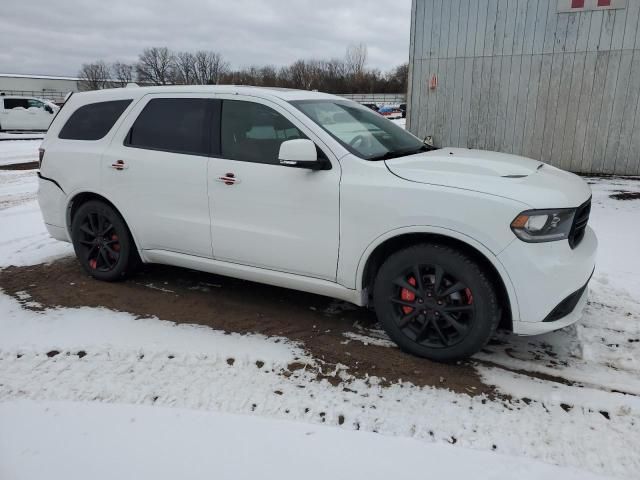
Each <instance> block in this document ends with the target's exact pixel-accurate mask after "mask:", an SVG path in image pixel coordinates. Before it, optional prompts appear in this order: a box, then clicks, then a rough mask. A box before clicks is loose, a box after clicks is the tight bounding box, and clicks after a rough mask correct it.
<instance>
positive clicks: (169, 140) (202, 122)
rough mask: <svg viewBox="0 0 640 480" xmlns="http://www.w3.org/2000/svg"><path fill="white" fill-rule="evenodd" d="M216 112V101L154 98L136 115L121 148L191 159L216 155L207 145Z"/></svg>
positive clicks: (218, 104) (215, 149)
mask: <svg viewBox="0 0 640 480" xmlns="http://www.w3.org/2000/svg"><path fill="white" fill-rule="evenodd" d="M216 108H217V109H218V111H219V108H220V101H216V100H209V99H206V98H155V99H153V100H151V101H150V102H149V103H147V105H146V106H145V107H144V109H143V110H142V112H140V115H139V116H138V118H137V119H136V121H135V123H134V124H133V126H132V127H131V130H130V131H129V135H128V137H127V140H126V141H125V145H127V146H130V147H136V148H144V149H148V150H162V151H165V152H175V153H186V154H192V155H209V152H210V151H211V150H213V151H214V152H217V151H218V150H219V149H218V148H217V147H216V146H215V145H213V146H212V145H210V142H211V141H212V138H211V135H210V132H211V131H212V130H215V129H216V127H215V126H214V127H211V121H212V117H213V116H214V111H215V109H216ZM216 118H219V115H216ZM216 139H217V136H216Z"/></svg>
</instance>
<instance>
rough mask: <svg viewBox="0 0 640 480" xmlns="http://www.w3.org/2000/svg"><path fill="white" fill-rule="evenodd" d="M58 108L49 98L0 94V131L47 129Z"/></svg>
mask: <svg viewBox="0 0 640 480" xmlns="http://www.w3.org/2000/svg"><path fill="white" fill-rule="evenodd" d="M59 109H60V107H58V106H57V105H56V104H55V103H53V102H50V101H49V100H43V99H40V98H34V97H18V96H13V95H11V96H9V95H0V131H2V130H47V129H48V128H49V125H51V121H52V120H53V117H55V116H56V113H57V112H58V110H59Z"/></svg>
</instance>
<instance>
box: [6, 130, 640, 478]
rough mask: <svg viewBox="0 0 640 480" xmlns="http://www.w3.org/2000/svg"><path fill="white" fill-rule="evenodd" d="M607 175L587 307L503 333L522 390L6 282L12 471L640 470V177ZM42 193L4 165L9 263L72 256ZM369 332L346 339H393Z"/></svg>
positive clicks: (127, 474)
mask: <svg viewBox="0 0 640 480" xmlns="http://www.w3.org/2000/svg"><path fill="white" fill-rule="evenodd" d="M13 143H21V144H22V143H25V144H26V143H29V142H10V141H7V142H0V159H8V158H10V157H13V159H14V160H11V161H12V162H15V160H16V158H17V157H16V153H11V152H12V151H14V152H15V150H13V149H14V146H13V145H12V144H13ZM37 143H38V142H33V146H32V147H33V148H36V149H37ZM32 147H29V148H32ZM18 148H21V147H18ZM17 155H18V156H19V153H18V154H17ZM589 181H591V182H594V183H593V185H592V188H593V192H594V205H593V213H592V221H591V224H592V225H593V227H594V228H595V229H596V232H597V234H598V237H599V241H600V256H599V262H598V267H597V269H596V273H595V275H594V279H593V281H592V283H591V300H590V304H589V305H588V307H587V310H586V312H585V317H584V319H583V320H582V321H581V322H580V323H579V324H578V325H576V326H572V327H569V328H567V329H564V330H562V331H560V332H554V333H551V334H547V335H544V336H541V337H535V338H525V337H522V338H521V337H515V336H512V335H506V334H503V335H501V336H500V338H499V342H496V343H495V344H492V345H490V346H488V347H487V349H486V350H485V351H484V352H483V353H481V354H479V355H477V357H476V361H477V369H478V371H479V373H480V374H481V375H482V378H483V379H484V381H485V383H487V384H491V385H495V386H496V387H497V388H498V390H499V391H500V392H502V393H504V394H506V395H509V396H511V398H510V399H501V398H488V397H484V396H469V395H464V394H458V393H455V392H453V391H450V390H447V389H446V388H434V387H417V386H414V385H411V384H409V383H406V382H405V383H399V384H393V385H386V384H385V383H384V382H382V381H380V379H377V378H376V377H369V378H367V379H362V378H355V377H353V376H351V375H350V374H349V371H348V370H346V369H345V368H344V367H342V366H337V367H335V366H331V369H332V370H330V371H327V366H325V365H323V362H322V360H321V359H317V358H312V357H310V356H309V355H308V354H307V353H306V352H305V351H304V346H303V345H298V344H294V343H291V342H290V341H288V340H286V339H283V338H277V337H273V338H267V337H263V336H260V335H236V334H231V335H229V334H227V333H226V332H220V331H215V330H212V329H210V328H207V327H203V326H199V325H197V323H198V319H193V325H185V324H181V325H176V324H174V323H172V322H168V321H164V320H163V319H159V318H137V317H135V316H133V315H131V314H129V313H126V312H114V311H111V310H108V309H104V308H88V307H85V308H74V309H72V308H43V306H41V305H39V304H37V302H35V301H34V300H33V299H32V298H31V297H30V295H29V293H28V290H29V286H28V285H25V286H24V292H20V293H19V294H17V295H16V296H17V298H14V297H10V296H8V295H5V294H3V293H2V292H0V332H2V335H0V425H1V428H0V477H2V478H4V477H5V476H7V478H12V479H18V480H19V479H21V478H35V477H36V476H41V474H40V472H47V476H48V477H49V478H53V479H58V478H74V477H77V476H78V472H81V473H82V476H87V477H90V478H107V477H109V478H149V477H151V476H155V477H156V478H159V479H163V478H175V477H178V476H180V477H181V478H196V477H198V478H202V477H203V476H209V477H216V476H218V477H223V478H248V477H249V476H251V477H252V478H255V477H257V476H262V477H264V476H276V475H277V476H278V477H281V478H293V477H294V476H296V478H299V477H300V476H301V475H304V477H305V478H327V477H329V476H333V477H336V478H345V477H360V478H362V477H370V478H382V476H385V477H388V476H390V475H399V476H400V477H401V478H402V477H407V476H409V475H412V476H414V475H415V473H416V472H419V471H422V469H428V470H426V471H428V472H429V473H430V474H432V475H433V476H437V475H438V474H440V475H442V476H444V475H447V477H448V478H465V479H466V478H469V477H471V476H472V475H473V477H474V478H496V479H500V478H505V479H506V478H509V479H511V478H543V477H544V476H546V477H549V478H595V477H593V476H590V473H586V472H591V473H594V474H600V475H608V476H618V477H620V478H630V477H633V476H637V475H638V472H640V452H638V449H637V448H633V446H634V445H640V429H639V428H638V424H639V423H640V400H639V399H640V360H639V359H640V355H639V353H640V352H639V349H640V343H639V342H638V341H637V340H638V339H640V322H639V320H640V282H639V278H638V277H639V276H638V274H637V272H638V271H639V270H640V252H639V249H638V248H637V240H636V239H637V238H638V237H639V235H640V222H638V221H637V217H638V210H639V209H640V200H630V201H619V200H613V199H611V198H609V195H610V194H612V193H614V192H615V191H616V190H630V191H640V181H636V180H622V179H589ZM36 190H37V182H36V178H35V172H33V171H5V170H0V268H3V267H6V266H9V265H23V266H24V265H34V264H39V263H43V262H49V261H52V260H54V259H56V258H59V257H60V256H64V255H71V254H72V248H71V247H70V246H69V245H68V244H63V243H60V242H55V241H54V240H52V239H51V238H50V237H48V235H47V233H46V230H45V229H44V226H43V224H42V219H41V216H40V211H39V208H38V204H37V202H36V201H35V193H36ZM6 274H7V273H6V272H2V271H0V275H6ZM149 285H150V288H156V289H158V290H159V291H161V292H162V291H163V290H166V289H165V288H164V287H162V286H161V285H155V284H153V283H150V284H149ZM209 286H211V287H216V285H213V284H211V285H208V286H203V287H202V288H203V289H204V288H209ZM65 287H66V286H65ZM69 287H73V286H72V285H70V286H69ZM167 294H170V292H167ZM341 305H342V304H341V303H340V302H337V303H336V304H335V305H332V307H331V308H335V309H339V308H346V307H343V306H341ZM354 329H355V331H353V332H347V333H346V334H345V339H344V342H345V344H346V345H348V344H349V342H359V343H365V344H370V345H380V346H388V347H390V348H392V347H393V345H392V344H391V343H390V342H389V341H388V339H386V337H385V335H384V334H383V333H382V332H378V331H372V330H371V329H364V328H361V327H359V326H358V325H354ZM293 362H295V363H296V364H300V365H304V368H301V369H293V367H291V369H290V367H288V365H290V364H291V363H293ZM319 369H323V373H324V374H325V375H330V376H331V375H334V376H336V377H337V379H340V380H342V383H340V384H338V385H337V386H334V385H333V384H332V383H330V382H328V381H327V380H324V379H319V378H318V376H317V373H318V371H319ZM536 376H538V377H539V378H536ZM442 380H443V385H444V386H446V380H447V379H446V378H443V379H442ZM333 383H336V382H333ZM347 387H348V388H347ZM374 432H375V433H374ZM61 440H62V441H61ZM451 443H455V445H450V444H451ZM493 450H495V451H493ZM70 452H72V453H71V454H70ZM372 459H375V461H372ZM541 462H544V463H541ZM551 464H554V465H557V467H556V466H552V465H551ZM265 472H270V474H265ZM301 472H304V473H301Z"/></svg>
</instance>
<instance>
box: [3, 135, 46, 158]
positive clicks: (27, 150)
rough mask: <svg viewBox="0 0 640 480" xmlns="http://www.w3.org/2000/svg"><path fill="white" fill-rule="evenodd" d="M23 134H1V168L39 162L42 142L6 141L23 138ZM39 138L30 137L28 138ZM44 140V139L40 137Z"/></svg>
mask: <svg viewBox="0 0 640 480" xmlns="http://www.w3.org/2000/svg"><path fill="white" fill-rule="evenodd" d="M25 135H26V134H23V133H0V139H2V141H1V142H0V166H3V165H12V164H15V163H28V162H37V161H38V147H40V144H41V143H42V141H41V140H4V139H5V138H17V137H19V138H23V137H24V136H25ZM34 137H35V138H38V137H37V136H35V135H33V136H32V135H30V136H29V137H28V138H34ZM40 138H43V137H40Z"/></svg>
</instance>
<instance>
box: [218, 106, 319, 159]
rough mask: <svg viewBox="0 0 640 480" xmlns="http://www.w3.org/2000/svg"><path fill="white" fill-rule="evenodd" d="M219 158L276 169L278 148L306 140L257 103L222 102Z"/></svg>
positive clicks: (274, 112) (289, 123)
mask: <svg viewBox="0 0 640 480" xmlns="http://www.w3.org/2000/svg"><path fill="white" fill-rule="evenodd" d="M220 131H221V135H220V137H221V150H222V157H224V158H228V159H230V160H242V161H245V162H254V163H269V164H274V165H279V163H280V162H279V161H278V153H279V152H280V144H281V143H282V142H284V141H285V140H293V139H296V138H307V137H306V136H305V135H304V134H303V133H302V132H301V131H300V130H298V129H297V128H296V127H295V126H294V125H293V124H292V123H291V122H290V121H289V120H287V119H286V118H284V117H283V116H282V115H280V114H279V113H278V112H276V111H275V110H273V109H272V108H269V107H267V106H265V105H262V104H260V103H254V102H246V101H241V100H224V101H223V102H222V128H221V130H220Z"/></svg>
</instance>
